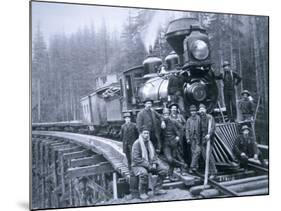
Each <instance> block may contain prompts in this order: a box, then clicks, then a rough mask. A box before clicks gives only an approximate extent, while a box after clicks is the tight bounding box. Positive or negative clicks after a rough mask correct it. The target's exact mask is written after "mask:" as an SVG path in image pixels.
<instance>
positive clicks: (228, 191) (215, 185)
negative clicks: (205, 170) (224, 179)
mask: <svg viewBox="0 0 281 211" xmlns="http://www.w3.org/2000/svg"><path fill="white" fill-rule="evenodd" d="M195 174H196V176H198V177H200V178H201V179H202V180H204V175H203V174H200V173H199V172H195ZM208 183H209V184H210V185H211V186H212V187H213V188H215V189H217V190H219V191H220V192H222V193H224V194H225V195H228V196H240V194H239V193H236V192H235V191H232V190H231V189H229V188H227V187H225V186H224V185H221V184H220V183H218V182H216V181H215V180H213V179H210V178H209V179H208Z"/></svg>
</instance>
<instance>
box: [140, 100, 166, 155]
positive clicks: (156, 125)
mask: <svg viewBox="0 0 281 211" xmlns="http://www.w3.org/2000/svg"><path fill="white" fill-rule="evenodd" d="M152 104H153V101H152V100H151V99H146V100H145V101H144V109H143V110H141V111H140V112H139V113H138V115H137V128H138V131H139V133H141V131H142V128H143V127H144V126H145V127H146V128H148V130H149V135H150V140H151V142H152V144H153V146H154V148H155V149H156V152H157V153H160V151H161V150H162V142H161V139H160V130H161V129H160V125H162V124H163V122H162V123H160V122H161V118H162V117H161V115H160V114H159V113H157V112H156V111H155V110H154V109H152Z"/></svg>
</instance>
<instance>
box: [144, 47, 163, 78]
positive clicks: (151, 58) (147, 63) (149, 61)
mask: <svg viewBox="0 0 281 211" xmlns="http://www.w3.org/2000/svg"><path fill="white" fill-rule="evenodd" d="M142 64H143V67H144V74H150V73H156V72H157V70H158V68H159V66H160V65H161V64H162V60H161V59H160V58H159V57H157V56H155V55H153V53H152V49H151V48H150V52H149V55H148V56H147V57H146V59H145V60H144V61H143V63H142Z"/></svg>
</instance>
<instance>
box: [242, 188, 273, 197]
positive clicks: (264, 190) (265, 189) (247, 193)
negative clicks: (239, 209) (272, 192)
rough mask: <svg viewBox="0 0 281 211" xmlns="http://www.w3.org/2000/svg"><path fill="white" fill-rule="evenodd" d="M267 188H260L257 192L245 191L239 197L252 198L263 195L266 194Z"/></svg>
mask: <svg viewBox="0 0 281 211" xmlns="http://www.w3.org/2000/svg"><path fill="white" fill-rule="evenodd" d="M268 193H269V192H268V188H261V189H257V190H250V191H245V192H241V193H240V194H241V196H254V195H265V194H268Z"/></svg>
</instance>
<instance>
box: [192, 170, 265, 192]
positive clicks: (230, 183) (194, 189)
mask: <svg viewBox="0 0 281 211" xmlns="http://www.w3.org/2000/svg"><path fill="white" fill-rule="evenodd" d="M267 178H268V177H267V176H266V175H263V176H257V177H250V178H244V179H239V180H232V181H226V182H220V184H221V185H224V186H227V187H228V186H230V185H237V184H244V183H247V182H251V181H260V180H264V179H267ZM210 188H212V186H210V185H207V186H206V188H205V189H210ZM202 190H204V185H198V186H194V187H192V188H190V189H189V191H190V193H191V194H192V195H194V196H197V195H199V194H200V192H201V191H202Z"/></svg>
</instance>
